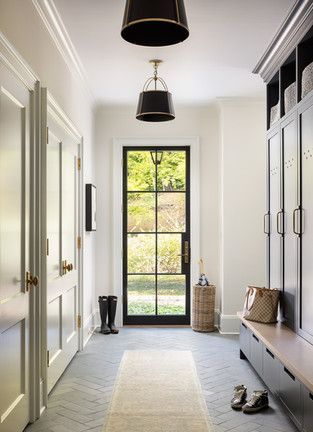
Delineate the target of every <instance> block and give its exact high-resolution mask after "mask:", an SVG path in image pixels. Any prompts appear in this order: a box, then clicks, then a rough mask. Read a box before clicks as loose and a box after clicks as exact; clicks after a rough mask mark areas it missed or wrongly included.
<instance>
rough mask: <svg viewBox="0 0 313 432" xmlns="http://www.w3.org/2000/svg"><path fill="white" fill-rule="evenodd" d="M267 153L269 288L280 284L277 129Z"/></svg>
mask: <svg viewBox="0 0 313 432" xmlns="http://www.w3.org/2000/svg"><path fill="white" fill-rule="evenodd" d="M268 155H269V179H268V180H269V211H270V246H269V284H270V287H271V288H279V289H280V288H281V286H282V272H281V269H282V262H281V258H282V254H281V251H282V235H281V234H280V233H282V229H283V226H282V225H283V224H282V216H283V213H282V202H281V201H282V200H281V141H280V133H279V131H277V132H276V133H274V134H273V135H272V136H271V137H270V138H269V139H268Z"/></svg>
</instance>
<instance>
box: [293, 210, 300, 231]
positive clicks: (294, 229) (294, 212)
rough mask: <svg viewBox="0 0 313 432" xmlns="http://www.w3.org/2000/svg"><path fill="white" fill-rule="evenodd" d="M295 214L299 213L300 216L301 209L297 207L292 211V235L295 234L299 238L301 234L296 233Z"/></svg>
mask: <svg viewBox="0 0 313 432" xmlns="http://www.w3.org/2000/svg"><path fill="white" fill-rule="evenodd" d="M297 212H300V216H301V208H300V207H297V208H296V209H294V211H293V213H292V230H293V232H294V234H296V235H297V236H300V235H301V232H299V231H297V223H296V217H297Z"/></svg>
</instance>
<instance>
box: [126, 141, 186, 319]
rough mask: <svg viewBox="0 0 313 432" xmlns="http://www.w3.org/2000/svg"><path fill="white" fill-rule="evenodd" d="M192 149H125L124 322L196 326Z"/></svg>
mask: <svg viewBox="0 0 313 432" xmlns="http://www.w3.org/2000/svg"><path fill="white" fill-rule="evenodd" d="M189 184H190V181H189V148H187V147H184V148H178V147H174V148H169V147H167V148H157V147H147V148H126V149H124V213H123V218H124V237H123V239H124V240H123V245H124V262H123V272H124V276H123V280H124V297H125V298H124V323H125V324H127V323H130V324H145V323H147V324H154V323H155V324H158V323H164V324H166V323H173V324H185V323H189V321H190V316H189V315H190V305H189V303H190V289H189V285H190V264H189V262H190V256H189V255H190V253H189V238H190V220H189V219H190V218H189V212H190V209H189Z"/></svg>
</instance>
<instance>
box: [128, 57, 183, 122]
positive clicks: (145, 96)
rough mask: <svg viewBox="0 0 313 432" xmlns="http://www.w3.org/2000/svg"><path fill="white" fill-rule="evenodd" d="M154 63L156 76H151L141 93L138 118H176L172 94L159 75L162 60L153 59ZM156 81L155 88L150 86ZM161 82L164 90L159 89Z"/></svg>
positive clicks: (146, 120)
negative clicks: (158, 69)
mask: <svg viewBox="0 0 313 432" xmlns="http://www.w3.org/2000/svg"><path fill="white" fill-rule="evenodd" d="M151 63H153V64H154V76H153V77H151V78H149V79H148V80H147V81H146V83H145V85H144V88H143V91H142V92H141V93H140V95H139V101H138V107H137V114H136V118H137V119H138V120H141V121H145V122H164V121H169V120H174V119H175V112H174V107H173V101H172V95H171V93H170V92H169V91H168V88H167V85H166V83H165V81H164V80H163V79H162V78H160V77H159V76H158V72H157V68H158V65H159V64H160V63H161V61H160V60H151ZM153 82H154V89H153V90H150V89H149V86H150V85H151V84H152V83H153ZM158 82H160V83H161V85H162V87H163V90H158V89H157V83H158Z"/></svg>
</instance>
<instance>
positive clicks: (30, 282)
mask: <svg viewBox="0 0 313 432" xmlns="http://www.w3.org/2000/svg"><path fill="white" fill-rule="evenodd" d="M38 282H39V279H38V277H37V276H33V275H32V274H31V273H30V272H26V276H25V289H26V292H28V291H29V290H30V288H31V287H32V286H37V285H38Z"/></svg>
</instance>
